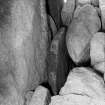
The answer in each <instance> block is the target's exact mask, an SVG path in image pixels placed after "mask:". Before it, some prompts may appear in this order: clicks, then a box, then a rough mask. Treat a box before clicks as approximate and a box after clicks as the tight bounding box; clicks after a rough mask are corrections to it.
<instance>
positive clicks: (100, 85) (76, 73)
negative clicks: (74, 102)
mask: <svg viewBox="0 0 105 105" xmlns="http://www.w3.org/2000/svg"><path fill="white" fill-rule="evenodd" d="M72 93H75V94H82V95H87V96H89V97H91V98H97V99H98V98H100V99H103V100H105V84H104V80H103V79H102V77H100V76H99V75H98V74H96V73H95V72H94V71H93V70H92V69H90V68H83V67H80V68H74V69H73V70H72V71H71V72H70V73H69V75H68V78H67V81H66V83H65V85H64V87H62V88H61V90H60V93H59V94H60V95H67V94H72Z"/></svg>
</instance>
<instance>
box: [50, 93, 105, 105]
mask: <svg viewBox="0 0 105 105" xmlns="http://www.w3.org/2000/svg"><path fill="white" fill-rule="evenodd" d="M50 105H105V101H104V100H102V99H100V98H96V99H94V98H91V97H89V96H87V95H81V94H69V95H64V96H54V97H52V98H51V103H50Z"/></svg>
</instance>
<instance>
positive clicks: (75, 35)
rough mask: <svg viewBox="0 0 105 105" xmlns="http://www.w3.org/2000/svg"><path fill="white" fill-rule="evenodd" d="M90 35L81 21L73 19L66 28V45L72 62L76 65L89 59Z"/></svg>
mask: <svg viewBox="0 0 105 105" xmlns="http://www.w3.org/2000/svg"><path fill="white" fill-rule="evenodd" d="M91 37H92V34H91V33H90V32H89V31H88V29H87V27H86V26H85V25H84V23H83V22H82V21H79V20H78V19H74V20H73V21H72V23H71V25H70V26H69V28H68V31H67V35H66V45H67V49H68V52H69V55H70V57H71V58H72V60H73V61H74V62H75V63H76V64H78V63H80V62H85V61H87V60H88V59H89V57H90V55H89V47H90V46H89V42H90V39H91Z"/></svg>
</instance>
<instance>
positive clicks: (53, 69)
mask: <svg viewBox="0 0 105 105" xmlns="http://www.w3.org/2000/svg"><path fill="white" fill-rule="evenodd" d="M65 36H66V29H65V28H61V29H60V30H59V31H58V32H57V33H56V35H55V37H54V39H53V40H52V43H51V46H50V51H49V53H48V81H49V84H50V86H51V88H52V91H53V93H54V94H57V93H58V91H59V90H60V88H61V87H62V86H63V84H64V82H65V80H66V76H67V73H68V70H69V68H68V67H69V65H68V58H69V56H68V52H67V48H66V41H65Z"/></svg>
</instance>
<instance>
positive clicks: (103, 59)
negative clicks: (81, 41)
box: [90, 32, 105, 73]
mask: <svg viewBox="0 0 105 105" xmlns="http://www.w3.org/2000/svg"><path fill="white" fill-rule="evenodd" d="M104 49H105V33H102V32H98V33H96V34H94V35H93V37H92V39H91V43H90V57H91V64H92V65H93V66H94V67H95V69H96V70H98V71H100V72H102V73H105V50H104Z"/></svg>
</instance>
